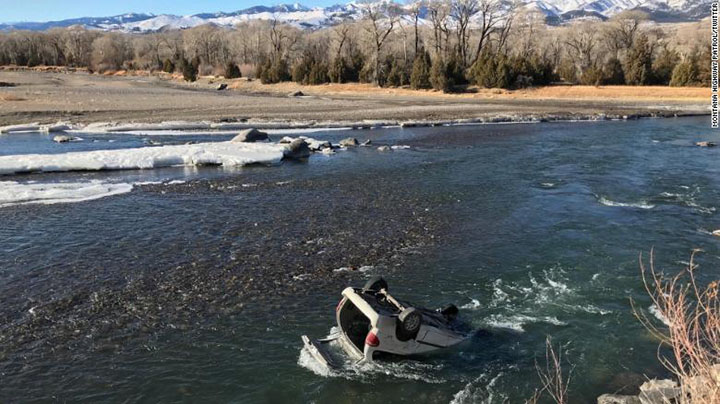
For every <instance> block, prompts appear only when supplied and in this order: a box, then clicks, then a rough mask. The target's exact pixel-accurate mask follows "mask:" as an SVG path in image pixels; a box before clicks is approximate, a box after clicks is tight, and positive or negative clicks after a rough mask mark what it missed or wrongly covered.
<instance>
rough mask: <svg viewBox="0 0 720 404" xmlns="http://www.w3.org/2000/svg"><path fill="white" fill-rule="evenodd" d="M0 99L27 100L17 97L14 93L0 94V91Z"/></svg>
mask: <svg viewBox="0 0 720 404" xmlns="http://www.w3.org/2000/svg"><path fill="white" fill-rule="evenodd" d="M0 101H8V102H10V101H27V100H26V99H25V98H22V97H18V96H17V95H14V94H2V93H0Z"/></svg>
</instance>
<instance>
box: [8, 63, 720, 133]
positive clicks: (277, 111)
mask: <svg viewBox="0 0 720 404" xmlns="http://www.w3.org/2000/svg"><path fill="white" fill-rule="evenodd" d="M0 81H2V82H6V83H11V84H12V86H9V87H2V88H0V126H5V125H12V124H22V123H27V122H38V123H39V124H47V123H52V122H57V121H69V122H72V123H75V124H77V123H82V124H87V123H91V122H109V121H115V122H133V123H139V122H141V123H157V122H163V121H177V120H184V121H195V122H200V121H209V122H215V123H223V122H225V123H237V122H243V121H251V122H253V124H254V125H256V126H257V124H258V123H262V122H273V123H275V122H289V123H297V122H303V123H313V124H312V125H317V123H318V122H325V123H335V124H336V125H335V126H337V125H341V124H342V125H346V124H348V123H356V122H363V121H375V122H380V121H385V122H390V123H392V124H400V123H402V122H443V121H445V122H447V121H460V120H475V121H483V120H506V121H533V120H540V119H548V120H558V119H562V120H566V119H589V117H597V118H596V119H603V118H606V117H611V118H620V119H622V118H623V117H625V116H627V117H633V116H675V115H687V114H706V113H708V103H707V102H706V100H707V99H709V95H707V96H706V94H705V93H707V92H709V90H707V89H703V88H668V87H647V88H646V87H599V88H595V87H586V86H559V87H546V88H538V89H530V90H520V91H505V90H484V89H482V90H477V93H474V94H442V93H438V92H434V91H412V90H409V89H381V88H374V87H372V86H369V85H363V84H343V85H323V86H299V85H297V84H295V83H282V84H277V85H262V84H260V83H258V82H257V81H251V82H248V81H247V80H244V79H240V80H233V81H227V80H224V79H217V78H209V77H203V78H201V79H200V80H199V81H198V82H196V83H184V82H182V81H178V80H176V79H173V78H172V77H171V76H170V75H137V76H136V75H132V76H128V75H113V76H100V75H90V74H87V73H85V72H82V71H76V72H58V71H52V70H51V71H42V72H40V71H28V70H17V71H12V70H0ZM220 83H227V84H229V87H230V90H226V91H216V90H215V88H216V87H217V86H218V84H220ZM296 90H300V91H302V92H303V93H305V94H307V96H304V97H289V96H288V95H287V94H288V93H290V92H291V91H296ZM291 126H293V125H291Z"/></svg>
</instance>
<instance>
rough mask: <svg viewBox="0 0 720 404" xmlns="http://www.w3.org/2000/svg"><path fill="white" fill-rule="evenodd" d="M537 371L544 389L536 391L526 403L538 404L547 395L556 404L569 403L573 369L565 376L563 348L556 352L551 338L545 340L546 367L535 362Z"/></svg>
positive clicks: (559, 347)
mask: <svg viewBox="0 0 720 404" xmlns="http://www.w3.org/2000/svg"><path fill="white" fill-rule="evenodd" d="M535 369H536V370H537V374H538V377H539V378H540V383H541V385H542V387H541V388H539V389H536V390H535V392H534V393H533V395H532V397H530V398H529V399H527V400H526V401H525V404H537V403H538V402H539V401H540V399H541V398H542V397H543V396H544V395H546V394H547V395H548V396H549V397H550V399H551V400H552V402H554V403H556V404H566V403H568V388H569V386H570V379H571V378H572V372H573V368H572V367H571V368H570V370H569V371H568V372H567V374H565V372H564V371H563V356H562V347H561V346H559V345H558V349H557V352H556V351H555V349H554V348H553V345H552V340H551V339H550V337H547V339H546V340H545V365H544V366H540V365H539V364H538V363H537V362H535Z"/></svg>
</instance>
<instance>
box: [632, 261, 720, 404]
mask: <svg viewBox="0 0 720 404" xmlns="http://www.w3.org/2000/svg"><path fill="white" fill-rule="evenodd" d="M694 255H695V253H693V256H692V257H691V259H690V264H689V265H688V267H687V268H686V269H685V271H683V272H680V273H678V274H677V275H674V276H666V275H664V274H662V273H660V272H658V271H657V270H656V269H655V265H654V261H653V255H652V253H651V255H650V264H649V267H646V266H645V265H644V264H643V262H642V257H641V261H640V267H641V270H642V278H643V283H644V285H645V289H646V290H647V292H648V294H649V295H650V297H651V299H652V302H653V304H654V305H655V307H656V308H657V310H658V313H659V317H661V318H662V319H663V320H664V321H663V322H664V323H665V326H657V325H656V322H655V321H653V320H652V319H650V318H648V317H647V315H645V314H644V313H645V312H644V311H642V310H640V309H637V308H635V313H636V315H637V317H638V318H639V319H640V321H641V322H642V323H643V325H644V326H645V327H646V328H647V329H648V330H649V331H650V332H651V333H652V334H653V335H654V336H655V337H656V338H658V339H659V340H660V341H661V343H662V344H663V345H664V346H666V347H669V348H670V350H671V351H672V355H671V356H670V357H666V356H664V355H659V359H660V361H661V362H662V363H663V365H665V367H667V369H668V370H670V371H671V372H672V373H673V374H674V375H675V377H676V378H677V380H678V381H679V382H680V387H681V390H682V396H681V398H680V402H681V403H683V404H685V403H687V404H717V403H720V299H719V298H718V281H717V280H715V281H712V282H710V283H708V284H707V285H706V286H703V285H701V284H700V281H699V280H698V278H697V275H696V272H697V266H696V265H695V264H694Z"/></svg>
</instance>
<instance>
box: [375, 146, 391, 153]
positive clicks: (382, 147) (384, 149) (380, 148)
mask: <svg viewBox="0 0 720 404" xmlns="http://www.w3.org/2000/svg"><path fill="white" fill-rule="evenodd" d="M378 151H381V152H388V151H392V149H391V148H390V146H380V147H378Z"/></svg>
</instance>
